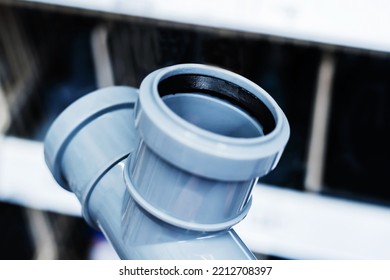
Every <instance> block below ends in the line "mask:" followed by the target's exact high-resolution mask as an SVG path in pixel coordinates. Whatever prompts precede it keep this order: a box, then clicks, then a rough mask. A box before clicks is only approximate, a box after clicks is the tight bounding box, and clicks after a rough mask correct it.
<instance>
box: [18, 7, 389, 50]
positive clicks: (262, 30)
mask: <svg viewBox="0 0 390 280" xmlns="http://www.w3.org/2000/svg"><path fill="white" fill-rule="evenodd" d="M20 2H34V3H44V4H51V5H58V6H64V7H73V8H79V9H86V10H91V11H99V12H107V13H112V14H120V15H129V16H137V17H145V18H153V19H158V20H166V21H172V22H179V23H186V24H195V25H200V26H209V27H216V28H225V29H231V30H237V31H247V32H254V33H258V34H267V35H273V36H279V37H283V38H292V39H298V40H304V41H310V42H318V43H325V44H331V45H340V46H347V47H353V48H361V49H368V50H375V51H384V52H389V51H390V36H388V30H389V29H390V18H389V14H390V2H389V1H386V0H354V1H352V0H343V1H340V0H327V1H310V0H299V1H298V0H295V1H293V0H276V1H275V0H213V1H209V0H197V1H182V0H165V1H158V0H143V1H134V0H95V1H90V0H22V1H20Z"/></svg>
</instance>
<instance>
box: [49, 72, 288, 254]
mask: <svg viewBox="0 0 390 280" xmlns="http://www.w3.org/2000/svg"><path fill="white" fill-rule="evenodd" d="M288 138H289V125H288V122H287V119H286V117H285V115H284V114H283V112H282V110H281V109H280V108H279V106H278V105H277V104H276V103H275V101H274V100H273V99H272V98H271V97H270V96H269V95H268V94H267V93H266V92H265V91H264V90H263V89H261V88H260V87H259V86H257V85H256V84H254V83H252V82H251V81H249V80H247V79H245V78H243V77H241V76H239V75H237V74H234V73H232V72H229V71H226V70H223V69H220V68H216V67H211V66H205V65H198V64H183V65H175V66H171V67H167V68H163V69H160V70H157V71H155V72H153V73H151V74H149V75H148V76H147V77H146V78H145V79H144V80H143V82H142V84H141V86H140V89H139V91H138V90H137V89H134V88H130V87H120V86H116V87H108V88H104V89H101V90H98V91H96V92H93V93H91V94H88V95H86V96H84V97H82V98H80V99H79V100H78V101H76V102H75V103H74V104H72V105H71V106H69V107H68V108H67V109H66V110H65V111H64V112H63V113H62V114H61V115H60V116H59V117H58V118H57V119H56V120H55V122H54V123H53V125H52V126H51V128H50V129H49V131H48V134H47V136H46V139H45V144H44V147H45V159H46V163H47V165H48V167H49V169H50V170H51V172H52V174H53V176H54V178H55V179H56V180H57V182H58V183H59V184H60V185H61V186H62V187H64V188H65V189H67V190H70V191H72V192H74V193H75V194H76V196H77V197H78V199H79V200H80V202H81V204H82V206H83V215H84V217H85V219H86V220H87V221H88V222H89V224H91V225H93V226H95V227H97V228H100V229H101V230H102V231H103V233H104V234H105V236H106V237H107V239H108V240H109V241H110V242H111V244H112V245H113V247H114V248H115V250H116V252H117V253H118V255H119V257H120V258H122V259H254V258H255V257H254V255H253V254H252V253H251V251H250V250H249V249H248V248H247V247H246V246H245V244H243V242H242V241H241V240H240V238H239V237H238V236H237V234H236V233H235V232H234V230H233V229H232V227H233V226H234V225H235V224H237V223H238V222H240V221H241V220H242V219H243V218H244V217H245V216H246V214H247V213H248V211H249V208H250V205H251V191H252V188H253V186H254V185H255V184H256V181H257V178H258V177H260V176H263V175H265V174H267V173H268V172H270V171H271V170H272V169H273V168H275V166H276V164H277V162H278V161H279V159H280V156H281V154H282V151H283V149H284V147H285V145H286V143H287V141H288Z"/></svg>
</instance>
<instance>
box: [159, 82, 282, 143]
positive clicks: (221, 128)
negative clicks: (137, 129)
mask: <svg viewBox="0 0 390 280" xmlns="http://www.w3.org/2000/svg"><path fill="white" fill-rule="evenodd" d="M158 92H159V95H160V97H161V98H162V99H163V101H164V103H165V104H166V105H167V106H168V107H169V108H170V109H171V110H172V111H173V112H174V113H175V114H176V115H178V116H179V117H181V118H182V119H184V120H185V121H187V122H189V123H191V124H193V125H195V126H197V127H199V128H202V129H204V130H207V131H209V132H213V133H216V134H219V135H223V136H228V137H233V138H253V137H260V136H263V135H265V134H268V133H269V132H271V131H272V130H273V129H274V128H275V120H274V117H273V115H272V113H271V112H270V110H269V109H268V108H267V106H266V105H265V104H264V103H263V102H262V101H261V100H260V99H259V98H257V97H256V96H255V95H253V94H252V93H250V92H249V91H247V90H246V89H244V88H242V87H240V86H238V85H236V84H233V83H231V82H228V81H225V80H222V79H219V78H216V77H210V76H204V75H199V74H197V75H195V74H181V75H174V76H171V77H168V78H167V79H165V80H162V81H161V82H160V83H159V85H158Z"/></svg>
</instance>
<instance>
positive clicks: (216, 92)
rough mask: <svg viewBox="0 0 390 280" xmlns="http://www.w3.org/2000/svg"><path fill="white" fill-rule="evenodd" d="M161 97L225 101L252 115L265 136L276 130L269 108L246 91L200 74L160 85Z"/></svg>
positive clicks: (176, 77)
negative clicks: (204, 97)
mask: <svg viewBox="0 0 390 280" xmlns="http://www.w3.org/2000/svg"><path fill="white" fill-rule="evenodd" d="M158 92H159V95H160V96H161V97H164V96H166V95H171V94H177V93H194V92H195V93H204V94H208V95H211V96H215V97H218V98H221V99H224V100H226V101H228V102H230V103H232V104H234V105H236V106H238V107H240V108H242V109H244V110H245V111H246V112H247V113H248V114H249V115H251V116H252V117H253V118H254V119H255V120H256V121H257V122H258V123H259V124H260V125H261V126H262V127H263V133H264V135H266V134H268V133H270V132H271V131H272V130H274V129H275V126H276V123H275V119H274V117H273V115H272V113H271V111H270V110H269V109H268V107H267V106H266V105H265V104H264V103H263V102H262V101H261V100H260V99H259V98H257V97H256V96H255V95H253V94H252V93H250V92H249V91H247V90H246V89H244V88H242V87H240V86H238V85H236V84H233V83H231V82H229V81H225V80H222V79H219V78H216V77H211V76H206V75H200V74H181V75H174V76H171V77H168V78H166V79H164V80H162V81H161V82H160V83H159V85H158Z"/></svg>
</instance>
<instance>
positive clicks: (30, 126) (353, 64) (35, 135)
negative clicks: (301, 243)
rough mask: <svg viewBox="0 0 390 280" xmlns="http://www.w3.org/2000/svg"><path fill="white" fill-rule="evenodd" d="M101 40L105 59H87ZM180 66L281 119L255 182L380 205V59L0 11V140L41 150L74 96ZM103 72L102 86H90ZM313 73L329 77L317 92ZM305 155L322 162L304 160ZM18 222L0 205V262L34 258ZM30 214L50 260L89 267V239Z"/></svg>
mask: <svg viewBox="0 0 390 280" xmlns="http://www.w3.org/2000/svg"><path fill="white" fill-rule="evenodd" d="M99 40H100V41H99ZM101 40H103V41H104V45H103V47H105V48H106V49H104V48H103V50H102V49H101V48H99V42H101ZM104 51H106V53H100V52H104ZM107 54H108V57H109V65H108V66H107V65H106V64H105V63H107V61H104V58H105V55H107ZM188 62H193V63H204V64H209V65H216V66H219V67H222V68H225V69H228V70H231V71H234V72H236V73H239V74H241V75H243V76H245V77H247V78H248V79H250V80H252V81H254V82H255V83H257V84H258V85H260V86H261V87H262V88H264V89H265V90H266V91H267V92H269V93H270V94H271V96H272V97H273V98H274V99H275V100H276V101H277V103H278V104H279V105H280V106H281V108H282V109H283V110H284V112H285V114H286V115H287V118H288V120H289V122H290V126H291V137H290V141H289V143H288V145H287V147H286V151H285V153H284V155H283V157H282V159H281V162H280V164H279V165H278V167H277V168H276V170H275V171H273V172H272V173H270V174H269V175H267V176H266V177H264V178H261V179H260V181H261V182H262V183H266V184H269V185H273V186H277V187H278V188H288V189H294V190H298V191H300V192H317V193H321V194H323V195H325V196H332V197H333V196H335V197H342V198H343V199H347V200H351V201H359V202H364V203H370V204H375V205H381V206H385V207H388V205H390V188H389V187H388V181H389V171H388V170H390V162H389V156H390V152H389V143H390V139H389V136H388V135H389V133H388V131H389V130H390V116H389V111H388V108H389V107H390V98H389V96H390V79H389V77H390V57H389V56H388V55H387V54H386V53H384V52H376V51H369V50H360V49H356V48H348V47H340V46H332V45H329V44H321V43H310V42H306V41H300V40H291V39H283V38H280V37H276V36H275V37H274V36H270V35H261V34H255V33H249V32H241V31H233V30H228V29H226V30H225V29H218V28H211V27H210V28H208V27H199V26H193V25H188V24H178V23H172V22H164V21H158V20H153V19H145V18H140V17H124V16H115V15H112V14H104V13H92V12H86V11H81V10H77V9H74V10H73V9H70V8H66V9H62V8H59V7H54V8H53V7H46V6H40V5H21V4H20V3H19V4H17V5H16V4H15V3H13V2H12V1H11V2H10V1H6V2H4V3H2V2H1V1H0V93H1V95H2V96H1V98H0V110H3V112H2V114H0V118H2V119H0V120H1V121H0V129H1V130H2V131H0V132H2V133H3V134H4V135H6V136H13V137H18V138H21V139H28V140H34V141H42V140H43V139H44V136H45V133H46V131H47V129H48V127H49V126H50V124H51V122H52V121H53V120H54V119H55V117H56V116H58V114H59V113H61V112H62V111H63V110H64V109H65V108H66V107H67V106H68V105H69V104H71V103H72V102H73V101H75V100H76V99H78V98H79V97H81V96H83V95H85V94H87V93H89V92H91V91H93V90H95V89H97V88H99V87H101V86H104V85H108V84H107V83H113V84H115V85H129V86H134V87H139V85H140V83H141V81H142V79H143V78H144V77H145V76H146V75H147V74H148V73H150V72H152V71H153V70H155V69H158V68H161V67H164V66H168V65H173V64H177V63H188ZM104 65H106V66H107V67H108V68H110V69H109V70H110V71H111V72H110V73H111V74H110V75H112V77H111V80H110V77H108V79H106V80H105V77H101V76H99V71H102V69H101V68H102V67H103V68H104ZM321 65H322V66H323V67H325V68H324V69H325V70H324V71H325V72H326V71H327V70H326V69H329V67H330V70H329V71H331V79H328V80H326V78H324V79H325V80H324V81H325V82H321V81H322V80H321V79H322V78H321V75H326V74H321ZM324 65H325V66H324ZM326 65H327V66H326ZM329 65H330V66H329ZM326 67H328V68H326ZM97 68H100V70H99V69H97ZM103 73H104V69H103ZM106 78H107V77H106ZM326 81H328V83H329V84H325V85H324V83H326ZM320 86H322V87H325V89H321V88H320ZM327 87H328V88H329V90H328V91H329V92H327V93H325V94H328V95H329V96H331V98H330V97H329V100H328V101H329V102H330V103H329V104H328V105H324V106H325V107H326V108H328V109H327V114H325V115H322V117H323V118H325V121H324V120H321V119H320V120H319V122H318V124H317V123H316V122H315V120H314V116H315V112H314V111H315V109H316V103H315V100H316V99H315V98H316V94H318V92H321V91H322V92H323V91H325V92H326V88H327ZM317 106H318V105H317ZM321 106H322V105H321V104H320V105H319V107H321ZM326 108H325V109H326ZM317 109H318V108H317ZM324 116H325V117H324ZM319 118H321V116H320V117H319ZM321 123H322V125H324V127H325V128H323V130H325V132H326V133H325V139H324V141H325V142H324V144H323V145H321V144H320V146H319V147H316V146H313V145H316V144H315V141H314V140H313V139H312V138H313V137H316V136H315V135H314V134H313V131H316V130H315V129H320V130H321V127H315V125H317V126H320V125H321ZM324 123H325V124H324ZM314 124H315V125H314ZM0 145H1V143H0ZM311 149H314V150H318V149H319V150H322V151H323V154H320V157H316V156H315V155H314V156H313V155H312V156H311V155H310V151H311ZM0 157H1V153H0ZM310 164H319V165H320V167H313V169H314V170H317V173H316V171H313V170H312V169H311V166H310ZM318 170H320V171H319V174H318ZM308 173H311V175H309V174H308ZM316 174H317V175H316ZM0 176H1V170H0ZM313 177H314V179H313ZM26 187H28V186H26ZM0 188H1V186H0ZM29 211H31V210H30V209H29V208H27V207H24V206H22V205H16V204H13V203H10V202H7V201H3V202H0V259H33V258H36V256H37V255H36V250H37V248H36V246H37V244H36V242H35V241H34V238H32V233H31V231H32V229H31V221H29V219H31V215H32V214H31V212H29ZM42 215H43V216H44V220H45V223H46V226H48V228H49V229H50V230H51V235H52V236H51V237H52V239H53V242H55V244H56V246H57V254H56V255H55V257H54V258H58V259H87V258H89V257H90V255H89V254H90V250H91V248H92V246H93V244H94V242H95V241H96V240H98V239H99V238H101V237H100V233H99V232H97V231H95V230H94V229H92V228H90V227H89V226H88V225H87V224H86V223H85V222H84V220H83V219H82V218H79V217H72V216H68V215H65V214H60V213H52V212H43V214H42ZM259 256H260V257H262V258H283V256H267V255H262V254H261V252H259Z"/></svg>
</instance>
